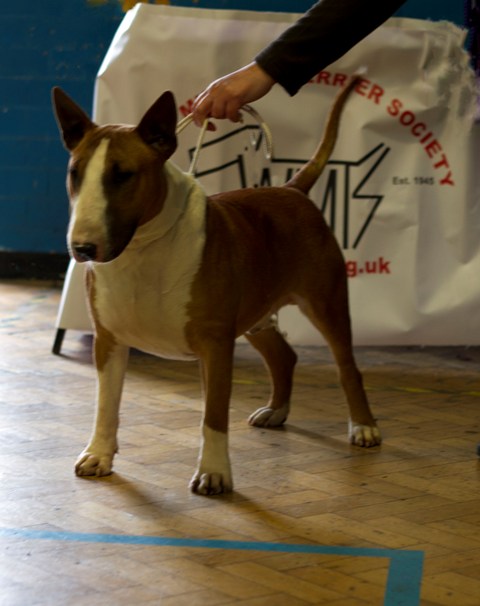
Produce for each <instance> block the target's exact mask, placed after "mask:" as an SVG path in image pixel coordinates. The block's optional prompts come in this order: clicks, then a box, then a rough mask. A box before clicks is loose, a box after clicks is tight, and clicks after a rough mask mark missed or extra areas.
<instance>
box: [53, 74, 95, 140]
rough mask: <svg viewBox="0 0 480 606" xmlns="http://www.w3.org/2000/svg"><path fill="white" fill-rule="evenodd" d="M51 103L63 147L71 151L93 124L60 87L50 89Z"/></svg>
mask: <svg viewBox="0 0 480 606" xmlns="http://www.w3.org/2000/svg"><path fill="white" fill-rule="evenodd" d="M52 103H53V109H54V114H55V118H56V120H57V124H58V128H59V130H60V133H61V135H62V139H63V143H64V145H65V147H66V148H67V149H68V150H69V151H72V150H73V149H74V148H75V147H76V146H77V145H78V144H79V143H80V141H81V140H82V139H83V137H84V136H85V134H86V132H87V131H89V130H91V129H92V128H95V124H94V123H93V122H92V121H91V120H90V118H89V117H88V116H87V114H86V113H85V112H84V111H83V109H81V108H80V107H79V106H78V105H77V104H76V103H75V101H73V100H72V99H70V97H69V96H68V95H67V93H65V92H64V91H63V90H62V89H61V88H59V87H58V86H55V87H54V88H53V90H52Z"/></svg>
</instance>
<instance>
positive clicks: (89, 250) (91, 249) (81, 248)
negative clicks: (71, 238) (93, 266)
mask: <svg viewBox="0 0 480 606" xmlns="http://www.w3.org/2000/svg"><path fill="white" fill-rule="evenodd" d="M72 248H73V253H74V257H75V258H76V259H77V261H94V260H95V259H96V257H97V245H96V244H93V242H82V243H80V242H73V243H72Z"/></svg>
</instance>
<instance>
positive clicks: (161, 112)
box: [136, 91, 177, 158]
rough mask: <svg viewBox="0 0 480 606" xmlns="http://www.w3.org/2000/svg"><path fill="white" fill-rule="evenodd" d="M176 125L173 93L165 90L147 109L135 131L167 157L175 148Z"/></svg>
mask: <svg viewBox="0 0 480 606" xmlns="http://www.w3.org/2000/svg"><path fill="white" fill-rule="evenodd" d="M176 127H177V108H176V106H175V98H174V96H173V93H171V92H170V91H167V92H165V93H163V95H162V96H161V97H160V98H159V99H157V100H156V101H155V103H154V104H153V105H152V106H151V107H150V109H149V110H147V112H146V114H145V115H144V116H143V118H142V119H141V121H140V124H139V125H138V126H137V128H136V131H137V134H138V135H139V137H141V139H143V141H145V143H146V144H147V145H151V146H152V147H153V148H155V149H156V150H157V151H159V152H161V153H162V154H165V155H166V157H167V158H168V157H170V156H171V155H172V154H173V152H174V151H175V150H176V149H177V136H176V134H175V131H176Z"/></svg>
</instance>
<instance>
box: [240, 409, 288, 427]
mask: <svg viewBox="0 0 480 606" xmlns="http://www.w3.org/2000/svg"><path fill="white" fill-rule="evenodd" d="M289 412H290V405H289V404H284V405H283V406H282V407H281V408H270V406H263V407H262V408H259V409H258V410H256V411H255V412H254V413H252V414H251V415H250V416H249V418H248V424H249V425H253V426H255V427H280V425H283V424H284V423H285V421H286V420H287V417H288V413H289Z"/></svg>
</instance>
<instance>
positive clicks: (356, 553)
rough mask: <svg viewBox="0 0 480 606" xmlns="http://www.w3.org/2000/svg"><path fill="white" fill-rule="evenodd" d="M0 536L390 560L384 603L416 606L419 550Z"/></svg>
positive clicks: (13, 532) (14, 532) (17, 532)
mask: <svg viewBox="0 0 480 606" xmlns="http://www.w3.org/2000/svg"><path fill="white" fill-rule="evenodd" d="M0 536H3V537H10V538H18V539H24V540H49V541H70V542H83V543H117V544H123V545H143V546H153V547H187V548H197V549H198V548H203V549H226V550H247V551H273V552H281V553H311V554H316V555H338V556H344V557H345V556H351V557H362V558H387V559H389V560H390V566H389V570H388V577H387V585H386V589H385V601H384V606H418V605H419V604H420V587H421V582H422V573H423V557H424V556H423V552H422V551H403V550H402V551H399V550H395V549H374V548H361V547H332V546H328V545H306V544H295V543H292V544H289V543H261V542H254V541H252V542H250V541H221V540H214V539H179V538H172V537H156V536H142V535H120V534H93V533H80V532H57V531H51V530H28V529H21V528H0Z"/></svg>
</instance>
